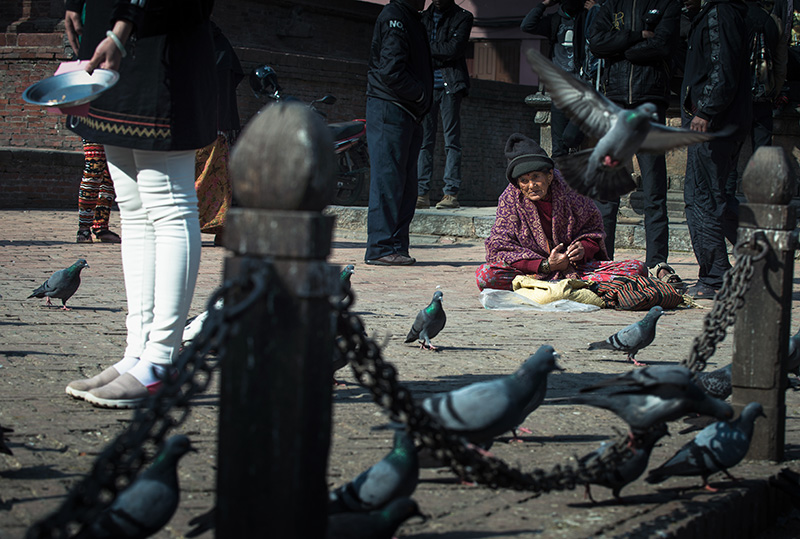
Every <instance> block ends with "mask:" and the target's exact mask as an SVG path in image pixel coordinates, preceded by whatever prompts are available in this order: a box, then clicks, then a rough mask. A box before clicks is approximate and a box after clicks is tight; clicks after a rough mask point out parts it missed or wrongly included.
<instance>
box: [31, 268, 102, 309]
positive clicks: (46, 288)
mask: <svg viewBox="0 0 800 539" xmlns="http://www.w3.org/2000/svg"><path fill="white" fill-rule="evenodd" d="M88 267H89V264H87V263H86V261H85V260H84V259H82V258H79V259H78V261H77V262H75V263H74V264H73V265H71V266H70V267H68V268H64V269H62V270H58V271H57V272H55V273H54V274H52V275H51V276H50V278H49V279H47V280H46V281H45V282H44V283H42V285H41V286H40V287H39V288H37V289H36V290H34V291H33V292H31V295H30V296H28V298H34V297H35V298H45V297H46V298H47V300H46V302H45V305H47V306H48V307H50V306H51V305H52V303H50V298H58V299H60V300H61V309H63V310H65V311H69V310H70V309H69V307H67V300H68V299H69V298H71V297H72V295H73V294H74V293H75V291H76V290H78V287H79V286H80V285H81V270H82V269H83V268H88Z"/></svg>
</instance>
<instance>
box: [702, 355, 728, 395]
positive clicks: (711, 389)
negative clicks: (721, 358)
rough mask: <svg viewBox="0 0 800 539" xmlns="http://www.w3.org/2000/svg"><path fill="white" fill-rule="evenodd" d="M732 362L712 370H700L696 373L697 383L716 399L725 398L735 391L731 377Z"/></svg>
mask: <svg viewBox="0 0 800 539" xmlns="http://www.w3.org/2000/svg"><path fill="white" fill-rule="evenodd" d="M732 365H733V364H732V363H728V364H727V365H725V366H724V367H720V368H719V369H715V370H713V371H711V372H699V373H697V374H696V375H695V381H696V382H697V385H699V386H700V387H701V388H703V389H704V390H705V391H706V393H708V394H709V395H711V396H712V397H714V398H715V399H721V400H725V399H727V398H728V397H729V396H730V394H731V392H733V382H732V378H731V367H732Z"/></svg>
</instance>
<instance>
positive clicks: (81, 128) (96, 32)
mask: <svg viewBox="0 0 800 539" xmlns="http://www.w3.org/2000/svg"><path fill="white" fill-rule="evenodd" d="M85 4H86V20H85V22H84V25H83V35H82V36H81V46H80V51H79V52H78V57H79V58H80V59H81V60H87V59H89V58H91V57H92V54H93V53H94V50H95V48H96V47H97V44H98V43H100V41H102V40H103V39H105V37H106V31H107V30H109V29H111V25H112V22H111V21H113V20H117V19H123V20H128V21H131V22H133V23H134V26H135V29H134V32H135V35H136V36H137V38H138V39H137V40H136V45H135V50H134V49H133V44H132V42H130V41H129V42H128V43H127V44H126V46H127V47H128V48H130V49H131V50H129V54H128V55H127V56H126V57H125V58H123V59H122V63H121V64H120V68H119V75H120V77H119V82H118V83H117V84H116V85H115V86H114V87H113V88H111V89H109V90H108V91H107V92H105V93H103V94H102V95H100V97H98V98H97V99H96V100H94V101H92V103H91V105H90V107H89V115H88V116H81V117H75V116H69V117H68V119H67V125H68V126H69V128H70V129H71V130H72V131H74V132H75V133H77V134H78V135H80V136H81V137H83V138H84V139H86V140H91V141H93V142H99V143H101V144H109V145H113V146H121V147H124V148H135V149H139V150H155V151H177V150H194V149H198V148H202V147H204V146H207V145H208V144H211V143H212V142H213V141H214V139H215V138H216V136H217V80H216V77H215V76H214V72H215V70H214V41H213V38H212V35H211V25H210V21H209V16H210V14H211V10H212V8H213V5H214V2H213V0H199V1H197V2H191V3H190V5H188V7H187V6H186V5H185V4H184V3H180V2H172V1H170V0H148V1H147V2H146V5H145V7H144V8H142V7H140V4H139V3H136V4H133V3H131V2H130V1H125V0H116V1H109V0H86V3H85ZM182 6H183V7H187V9H186V10H185V11H181V9H180V7H182ZM167 13H171V15H170V16H169V17H166V16H165V15H166V14H167ZM162 30H163V33H159V32H161V31H162Z"/></svg>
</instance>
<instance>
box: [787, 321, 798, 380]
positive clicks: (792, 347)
mask: <svg viewBox="0 0 800 539" xmlns="http://www.w3.org/2000/svg"><path fill="white" fill-rule="evenodd" d="M785 363H786V372H791V373H794V374H795V375H796V376H800V330H798V331H797V333H795V334H794V335H792V336H791V337H789V350H788V353H787V354H786V361H785Z"/></svg>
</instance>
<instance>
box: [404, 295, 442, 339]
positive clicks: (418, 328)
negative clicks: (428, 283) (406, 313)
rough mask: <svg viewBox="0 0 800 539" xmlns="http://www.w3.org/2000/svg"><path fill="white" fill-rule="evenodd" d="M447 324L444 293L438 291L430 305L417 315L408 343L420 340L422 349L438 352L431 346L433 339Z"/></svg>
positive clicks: (409, 333) (407, 336)
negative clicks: (443, 300) (443, 303)
mask: <svg viewBox="0 0 800 539" xmlns="http://www.w3.org/2000/svg"><path fill="white" fill-rule="evenodd" d="M445 322H447V316H446V315H445V314H444V308H443V307H442V291H441V290H437V291H436V292H434V294H433V299H432V300H431V303H430V305H428V306H427V307H425V308H424V309H422V310H421V311H420V312H418V313H417V318H416V319H415V320H414V325H412V326H411V331H409V332H408V335H406V342H414V341H415V340H417V339H419V340H420V342H419V344H420V348H426V349H428V350H437V348H436V347H435V346H434V345H433V344H431V339H433V338H434V337H436V336H437V335H438V334H439V332H440V331H442V328H444V324H445Z"/></svg>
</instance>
